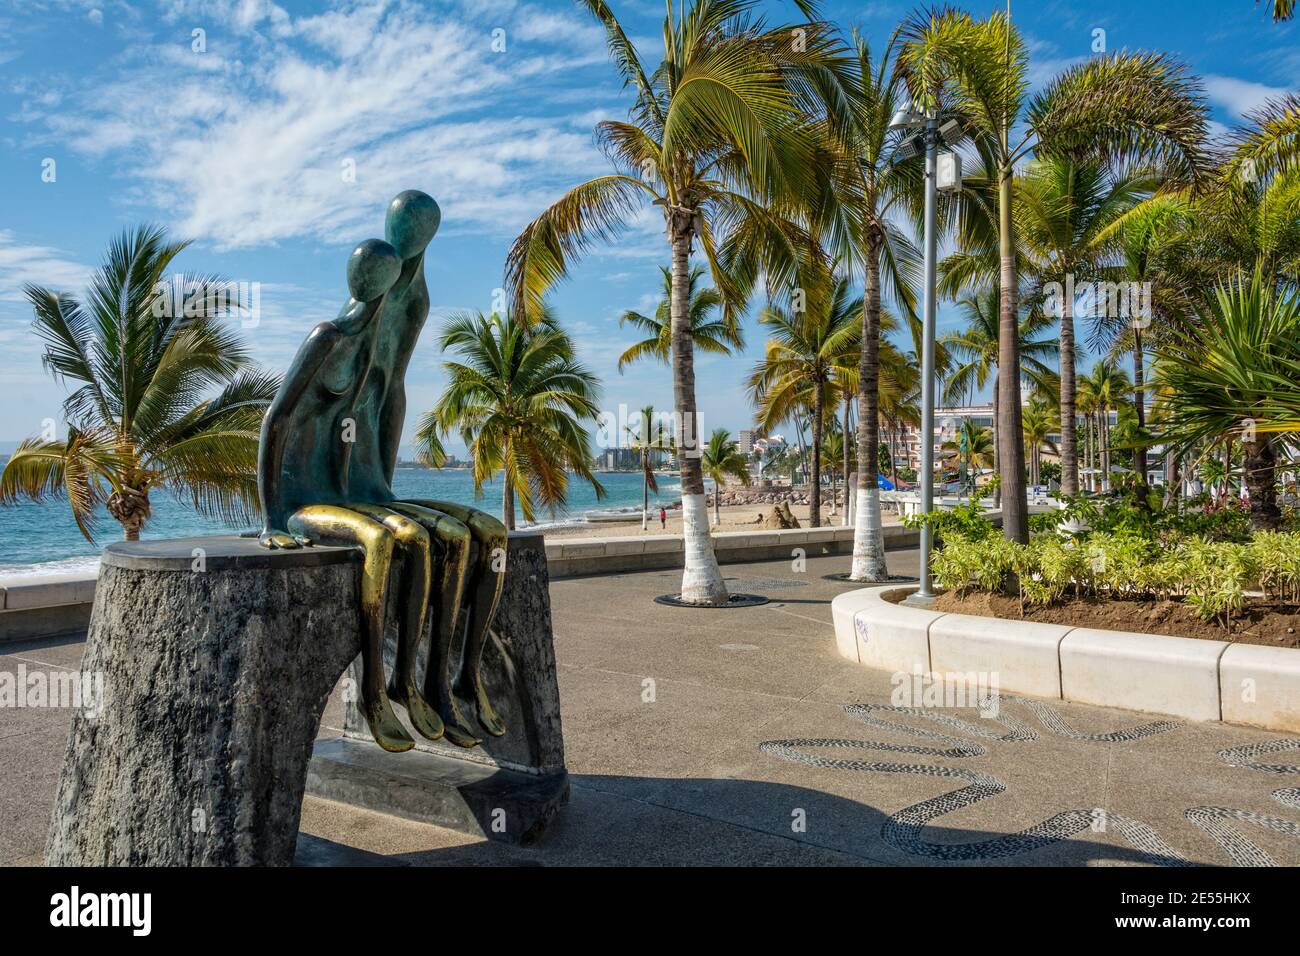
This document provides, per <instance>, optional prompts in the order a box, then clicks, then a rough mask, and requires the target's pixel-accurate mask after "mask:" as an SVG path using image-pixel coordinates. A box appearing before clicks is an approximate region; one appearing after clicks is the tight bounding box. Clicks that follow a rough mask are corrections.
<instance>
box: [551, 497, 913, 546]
mask: <svg viewBox="0 0 1300 956" xmlns="http://www.w3.org/2000/svg"><path fill="white" fill-rule="evenodd" d="M771 510H772V505H770V504H748V505H723V506H722V512H721V514H722V521H721V523H720V524H716V525H713V526H712V528H713V530H715V531H745V530H750V529H753V528H756V527H757V526H758V523H759V522H758V520H757V519H758V516H759V515H760V514H762V515H766V514H768V513H769V512H770V511H771ZM790 510H791V511H793V512H794V515H795V517H796V518H798V519H799V524H800V525H801V526H803V527H805V528H807V527H809V524H808V516H809V513H810V512H809V508H808V506H807V505H791V506H790ZM712 518H713V508H712V506H710V507H709V519H710V520H712ZM843 521H844V512H843V509H841V510H840V511H839V512H838V513H837V514H834V515H832V514H831V512H830V509H829V508H828V507H823V508H822V527H828V526H831V525H835V526H838V525H841V524H842V523H843ZM884 521H885V524H897V523H898V515H895V514H891V513H890V512H889V511H888V510H886V512H885V514H884ZM545 531H546V537H547V538H548V539H555V538H613V537H620V538H621V537H625V536H628V535H635V534H681V532H682V515H681V510H680V509H669V511H668V521H667V527H666V528H665V527H663V526H661V525H660V524H659V513H658V511H652V512H651V514H650V522H649V524H648V525H647V528H646V530H645V531H644V532H642V530H641V514H640V512H637V513H635V514H630V515H628V517H627V520H625V521H624V520H620V521H609V520H601V521H587V522H582V523H575V524H572V525H564V526H561V527H553V528H546V529H545Z"/></svg>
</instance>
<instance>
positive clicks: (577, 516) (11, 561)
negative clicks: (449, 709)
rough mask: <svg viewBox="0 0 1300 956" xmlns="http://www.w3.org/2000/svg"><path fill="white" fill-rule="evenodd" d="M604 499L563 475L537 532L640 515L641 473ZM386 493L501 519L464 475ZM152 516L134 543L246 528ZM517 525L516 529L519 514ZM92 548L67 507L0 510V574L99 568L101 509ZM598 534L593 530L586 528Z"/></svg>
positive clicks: (668, 483)
mask: <svg viewBox="0 0 1300 956" xmlns="http://www.w3.org/2000/svg"><path fill="white" fill-rule="evenodd" d="M598 478H599V480H600V483H601V484H602V485H603V486H604V488H605V493H606V494H605V497H604V498H603V499H601V500H599V501H598V500H597V499H596V495H595V493H594V492H593V490H592V488H591V485H589V484H587V483H586V482H585V481H582V480H580V479H578V478H574V477H572V476H571V478H570V482H569V501H568V505H567V506H566V507H565V508H564V509H563V510H562V511H557V512H555V513H553V514H552V513H550V512H539V513H538V515H537V519H538V520H537V526H539V527H555V526H558V525H572V524H579V523H583V522H585V520H586V518H587V517H588V516H589V515H601V514H608V513H615V512H621V513H634V514H639V513H640V511H641V475H640V474H634V473H628V472H608V473H605V474H601V475H599V476H598ZM393 490H394V491H396V492H397V494H398V496H400V497H402V498H437V499H442V500H444V501H455V502H458V503H461V504H466V505H474V506H475V507H478V508H482V509H483V510H484V511H487V512H489V513H491V514H493V515H497V516H499V515H500V514H501V484H500V482H497V483H495V484H490V485H486V486H485V487H484V494H483V497H482V498H479V499H477V500H475V498H474V482H473V479H472V478H471V476H470V473H469V471H468V470H464V469H449V470H446V471H433V470H429V469H424V468H400V469H398V471H397V473H396V475H395V477H394V480H393ZM680 498H681V483H680V481H679V480H678V479H677V478H676V477H669V476H666V475H661V476H659V493H658V494H657V495H656V494H654V493H653V492H652V493H651V495H650V502H651V507H652V508H655V509H657V508H658V507H659V505H660V504H663V505H666V506H668V505H672V504H673V503H675V502H677V501H679V500H680ZM150 504H152V506H153V514H152V516H151V517H150V518H149V521H148V522H146V524H145V526H144V531H143V532H142V533H141V537H142V538H183V537H187V536H189V535H200V534H229V533H230V532H232V531H246V530H249V529H250V528H251V527H252V525H239V526H230V525H226V524H223V523H222V522H220V521H214V520H211V519H207V518H203V517H202V516H200V515H198V514H196V513H195V511H194V509H193V508H192V507H191V506H190V505H188V504H185V503H182V502H178V501H176V500H175V499H174V498H173V497H172V496H171V495H170V494H169V493H167V492H165V491H164V492H159V491H155V492H154V493H153V495H152V496H151V498H150ZM517 523H518V526H519V527H521V528H522V527H524V526H525V525H524V521H523V516H522V514H518V512H517ZM95 530H96V543H94V544H92V543H91V542H89V541H87V540H86V539H85V538H83V537H82V536H81V532H80V531H78V530H77V525H76V523H75V522H74V521H73V520H72V513H71V511H70V510H69V508H68V503H67V502H66V501H64V500H59V499H51V500H47V501H43V502H41V503H40V504H33V503H32V502H30V501H25V502H21V503H19V504H16V505H12V506H7V507H5V506H0V574H42V573H48V574H57V573H63V572H68V571H80V570H89V569H92V568H94V567H95V566H96V565H97V564H98V563H99V552H100V551H101V549H102V548H103V547H104V546H105V545H108V544H112V543H113V542H114V541H120V540H121V536H122V532H121V528H120V526H119V525H118V524H117V522H116V521H114V520H113V519H112V518H110V517H109V516H108V513H107V512H104V511H102V509H101V514H100V520H99V522H98V524H97V526H96V529H95ZM592 533H593V534H598V533H599V531H598V526H593V530H592Z"/></svg>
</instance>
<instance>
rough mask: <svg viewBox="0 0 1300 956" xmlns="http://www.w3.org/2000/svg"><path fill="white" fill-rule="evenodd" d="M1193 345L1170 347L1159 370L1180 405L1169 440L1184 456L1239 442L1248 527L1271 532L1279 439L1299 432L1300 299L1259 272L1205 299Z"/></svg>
mask: <svg viewBox="0 0 1300 956" xmlns="http://www.w3.org/2000/svg"><path fill="white" fill-rule="evenodd" d="M1197 318H1198V321H1197V326H1198V333H1197V335H1196V337H1195V338H1187V339H1183V340H1177V341H1174V340H1171V341H1168V342H1166V343H1165V344H1164V345H1163V347H1161V349H1160V351H1159V353H1158V356H1159V362H1158V364H1157V370H1158V374H1159V376H1160V380H1161V383H1162V384H1163V385H1164V386H1166V387H1167V388H1168V389H1169V390H1170V391H1171V392H1172V393H1173V394H1175V395H1177V396H1178V400H1177V401H1176V402H1174V403H1171V405H1170V407H1169V409H1168V419H1167V422H1166V430H1167V436H1168V440H1169V441H1170V442H1171V443H1172V444H1173V445H1174V446H1175V447H1176V448H1178V449H1180V450H1189V449H1191V448H1193V447H1196V446H1198V445H1201V444H1204V443H1215V442H1219V441H1227V440H1231V439H1232V438H1236V439H1238V440H1239V441H1240V442H1241V444H1242V447H1243V449H1244V452H1245V468H1244V470H1245V479H1246V487H1247V489H1248V490H1249V493H1250V515H1251V522H1252V524H1253V526H1254V527H1255V528H1256V529H1257V530H1273V529H1275V528H1276V527H1277V526H1278V524H1279V521H1280V519H1281V512H1280V510H1279V508H1278V504H1277V489H1276V482H1277V460H1278V449H1279V446H1280V443H1281V440H1282V436H1284V435H1287V434H1294V433H1296V432H1298V431H1300V385H1298V384H1297V383H1300V295H1298V294H1297V293H1296V292H1295V291H1294V290H1291V291H1284V292H1278V291H1277V290H1275V289H1274V288H1273V283H1272V282H1271V280H1270V279H1268V278H1266V277H1265V275H1264V273H1263V272H1262V270H1256V271H1255V273H1254V274H1253V275H1252V276H1250V277H1249V278H1246V277H1234V278H1231V279H1229V280H1228V281H1227V282H1224V283H1221V284H1219V285H1218V286H1216V287H1215V288H1214V289H1213V290H1212V291H1211V292H1209V293H1208V294H1207V295H1206V296H1205V301H1204V302H1203V304H1202V307H1201V308H1200V309H1199V310H1198V316H1197Z"/></svg>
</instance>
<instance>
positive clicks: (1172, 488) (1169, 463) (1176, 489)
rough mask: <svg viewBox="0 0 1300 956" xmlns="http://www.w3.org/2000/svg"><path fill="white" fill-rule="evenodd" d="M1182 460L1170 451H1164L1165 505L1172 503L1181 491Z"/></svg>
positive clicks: (1180, 494)
mask: <svg viewBox="0 0 1300 956" xmlns="http://www.w3.org/2000/svg"><path fill="white" fill-rule="evenodd" d="M1181 464H1182V460H1181V459H1180V458H1179V456H1178V455H1175V454H1174V453H1173V452H1172V451H1166V452H1165V482H1166V484H1165V507H1166V508H1168V507H1169V506H1170V505H1172V504H1174V502H1176V501H1177V500H1178V499H1179V498H1180V497H1181V496H1182V491H1183V476H1182V474H1181V472H1182V468H1181V467H1180V465H1181Z"/></svg>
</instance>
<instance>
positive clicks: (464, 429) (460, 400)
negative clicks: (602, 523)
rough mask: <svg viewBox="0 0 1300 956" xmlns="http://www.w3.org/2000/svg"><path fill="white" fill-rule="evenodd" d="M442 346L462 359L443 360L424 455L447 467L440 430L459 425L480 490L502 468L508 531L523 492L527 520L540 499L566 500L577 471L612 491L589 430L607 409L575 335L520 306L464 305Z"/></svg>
mask: <svg viewBox="0 0 1300 956" xmlns="http://www.w3.org/2000/svg"><path fill="white" fill-rule="evenodd" d="M438 345H439V348H440V350H441V351H443V352H448V351H450V352H452V353H453V354H455V355H456V356H457V359H458V360H453V361H448V362H444V363H443V368H444V369H445V370H446V372H447V375H448V382H447V387H446V389H445V390H444V391H443V393H442V397H441V398H440V399H439V400H438V404H437V405H435V406H434V408H433V409H432V410H430V411H429V412H427V413H425V415H424V417H423V418H422V419H421V421H420V426H419V428H418V429H417V431H416V436H415V441H416V448H417V449H418V450H419V453H420V455H421V457H423V458H424V459H425V460H426V461H429V462H431V463H433V464H440V463H441V461H442V459H443V457H444V456H443V454H442V436H443V435H445V434H448V433H450V432H452V431H458V432H459V433H460V436H461V439H462V440H463V441H464V443H465V446H466V448H468V449H469V454H470V457H471V458H472V459H473V461H474V470H473V474H474V492H475V494H479V495H481V494H482V493H483V485H484V482H487V481H490V480H491V479H492V478H493V476H494V475H496V473H497V472H504V480H503V482H502V486H503V487H502V492H501V520H502V521H504V522H505V525H506V527H507V528H510V529H513V528H514V527H515V499H516V498H518V500H519V510H520V511H521V512H523V516H524V520H525V521H528V522H532V521H535V520H536V511H537V505H538V504H541V505H543V506H545V507H547V508H550V509H552V510H554V509H556V508H559V507H562V506H563V505H564V503H565V500H566V498H567V494H568V488H569V472H570V471H572V472H573V473H574V474H575V475H577V476H578V477H579V478H582V479H583V480H585V481H588V482H590V483H591V486H592V488H594V489H595V491H596V497H597V498H601V497H604V493H605V489H604V488H603V487H602V486H601V484H600V482H598V481H597V480H596V476H595V474H594V473H593V471H592V467H593V464H594V463H593V460H592V455H591V449H590V446H589V443H588V436H587V432H586V430H585V428H584V422H586V421H588V420H595V419H596V418H597V416H598V414H599V408H598V406H597V402H598V401H599V396H600V387H599V385H597V383H596V377H595V376H594V375H592V374H591V372H589V371H588V370H587V368H586V367H585V366H584V365H582V363H581V362H579V361H578V360H577V359H576V358H575V357H574V349H573V342H572V341H571V340H570V338H569V336H568V334H567V333H565V332H564V331H563V330H562V329H560V328H559V326H558V325H556V324H554V323H545V324H538V323H536V322H526V321H520V320H519V319H518V318H517V317H516V314H515V313H513V312H507V313H506V315H505V317H504V318H503V317H502V316H500V315H498V314H497V313H495V312H494V313H493V314H492V315H490V316H489V315H484V314H483V313H481V312H461V313H457V314H455V315H453V316H451V317H450V318H449V319H448V320H447V324H446V325H445V326H444V327H443V329H442V331H441V333H440V334H439V336H438Z"/></svg>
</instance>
